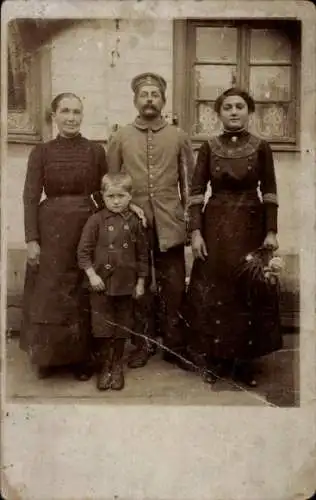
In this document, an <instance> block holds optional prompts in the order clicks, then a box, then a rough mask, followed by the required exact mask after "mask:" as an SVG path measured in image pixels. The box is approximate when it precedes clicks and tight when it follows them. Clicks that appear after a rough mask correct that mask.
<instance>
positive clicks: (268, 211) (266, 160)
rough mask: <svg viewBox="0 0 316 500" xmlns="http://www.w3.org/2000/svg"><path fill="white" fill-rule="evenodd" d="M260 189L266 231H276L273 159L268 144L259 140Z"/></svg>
mask: <svg viewBox="0 0 316 500" xmlns="http://www.w3.org/2000/svg"><path fill="white" fill-rule="evenodd" d="M258 153H259V162H260V190H261V193H262V200H263V203H264V206H265V221H266V232H269V231H273V232H275V233H277V231H278V195H277V184H276V177H275V169H274V161H273V155H272V150H271V147H270V145H269V144H268V143H267V142H266V141H261V144H260V146H259V151H258Z"/></svg>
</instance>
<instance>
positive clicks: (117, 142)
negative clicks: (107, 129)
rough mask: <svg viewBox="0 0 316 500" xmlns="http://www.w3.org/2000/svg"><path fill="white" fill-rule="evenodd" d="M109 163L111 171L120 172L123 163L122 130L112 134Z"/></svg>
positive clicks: (108, 153)
mask: <svg viewBox="0 0 316 500" xmlns="http://www.w3.org/2000/svg"><path fill="white" fill-rule="evenodd" d="M107 163H108V168H109V172H110V173H117V172H120V170H121V168H122V165H123V155H122V142H121V130H120V129H119V130H118V131H117V132H116V133H115V134H113V135H112V137H111V139H110V141H109V145H108V149H107Z"/></svg>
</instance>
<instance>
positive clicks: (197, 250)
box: [191, 229, 207, 260]
mask: <svg viewBox="0 0 316 500" xmlns="http://www.w3.org/2000/svg"><path fill="white" fill-rule="evenodd" d="M191 247H192V252H193V257H194V258H195V259H202V260H205V257H207V249H206V245H205V241H204V239H203V238H202V235H201V231H200V230H199V229H196V230H195V231H193V232H192V235H191Z"/></svg>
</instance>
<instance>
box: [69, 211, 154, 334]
mask: <svg viewBox="0 0 316 500" xmlns="http://www.w3.org/2000/svg"><path fill="white" fill-rule="evenodd" d="M78 264H79V267H80V268H81V269H89V268H91V267H93V269H94V270H95V272H96V273H97V274H98V275H99V276H100V277H101V278H102V279H103V282H104V284H105V291H104V292H102V293H100V292H93V291H92V292H91V296H90V297H91V311H92V328H93V334H94V336H96V337H112V336H117V337H129V336H130V334H129V332H128V331H127V330H124V329H122V328H119V327H115V326H114V325H121V326H125V327H128V328H130V329H131V328H132V327H133V309H132V304H133V302H132V295H133V294H134V291H135V286H136V282H137V279H138V278H145V277H146V276H147V275H148V249H147V242H146V237H145V234H144V231H143V228H142V223H141V221H140V220H139V219H138V218H137V216H136V215H135V214H134V213H132V212H131V211H130V210H127V211H125V212H123V213H114V212H111V211H110V210H108V209H107V208H104V209H103V210H102V211H101V212H98V213H97V214H94V215H93V216H92V217H90V219H89V220H88V222H87V223H86V225H85V227H84V229H83V232H82V236H81V239H80V243H79V246H78Z"/></svg>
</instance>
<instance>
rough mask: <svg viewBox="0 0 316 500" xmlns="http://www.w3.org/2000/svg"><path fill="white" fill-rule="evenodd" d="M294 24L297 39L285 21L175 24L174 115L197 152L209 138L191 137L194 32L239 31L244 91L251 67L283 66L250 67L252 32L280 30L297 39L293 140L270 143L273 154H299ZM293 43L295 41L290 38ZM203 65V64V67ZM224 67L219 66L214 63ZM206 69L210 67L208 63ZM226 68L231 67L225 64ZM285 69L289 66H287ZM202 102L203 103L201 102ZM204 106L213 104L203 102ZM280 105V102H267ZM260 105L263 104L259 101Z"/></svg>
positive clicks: (295, 69) (295, 72)
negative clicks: (201, 29) (214, 30)
mask: <svg viewBox="0 0 316 500" xmlns="http://www.w3.org/2000/svg"><path fill="white" fill-rule="evenodd" d="M294 22H295V28H296V30H295V35H292V30H291V27H292V25H291V23H292V24H293V21H284V20H262V19H261V20H257V19H240V20H226V19H222V20H211V19H186V20H175V21H174V32H173V33H174V38H173V42H174V43H173V50H174V54H173V56H174V57H173V60H174V87H173V105H174V114H176V115H177V116H178V120H179V126H180V127H182V128H183V129H184V130H186V132H187V133H189V135H190V138H191V140H192V143H193V146H194V149H197V148H198V147H199V146H200V145H201V144H202V142H203V141H205V140H206V139H207V138H208V136H207V135H206V134H198V135H192V134H191V129H192V125H193V124H194V122H195V104H196V102H197V100H196V99H194V98H193V97H192V96H194V92H193V90H194V80H193V79H194V71H193V67H194V66H195V65H194V62H195V60H196V50H195V41H196V37H195V30H196V28H197V27H224V26H227V27H236V28H237V29H238V31H237V66H236V69H237V71H236V77H237V84H239V85H240V86H242V87H244V88H246V89H247V88H249V78H250V68H251V67H252V66H267V67H268V66H282V64H279V63H275V62H273V61H271V63H270V62H268V61H267V62H266V63H265V64H263V63H258V65H256V64H250V36H251V31H250V30H251V29H277V30H281V31H283V32H286V33H287V34H289V35H290V36H291V37H292V36H293V37H294V36H295V41H292V43H291V102H293V115H294V116H293V122H294V125H293V127H294V128H295V129H294V134H293V135H294V138H285V139H284V140H280V141H276V140H270V139H268V142H269V143H270V145H271V147H272V149H273V150H278V151H283V150H284V151H299V130H300V123H299V122H300V49H301V28H300V23H299V22H298V21H294ZM291 39H292V38H291ZM201 64H202V63H201ZM203 64H204V63H203ZM214 64H218V65H221V64H220V63H215V62H214ZM206 65H207V63H206ZM223 65H224V66H226V67H227V66H229V64H227V63H223ZM286 66H289V65H288V63H287V64H286ZM200 101H201V102H203V99H202V100H200ZM204 101H205V102H211V101H207V100H204ZM268 102H271V103H273V102H280V101H268ZM256 103H258V104H261V101H256Z"/></svg>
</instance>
